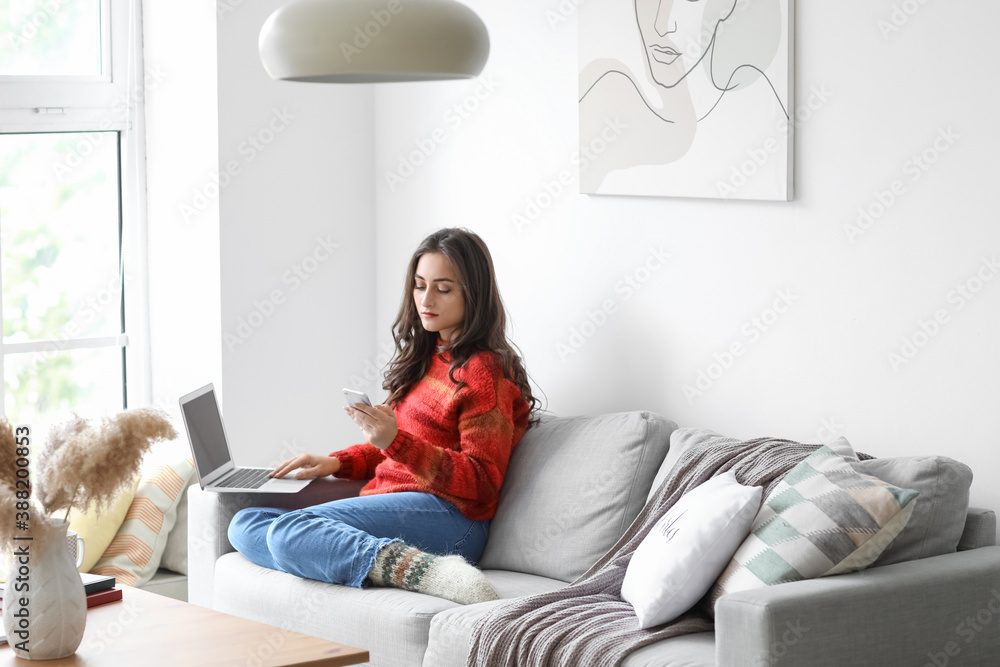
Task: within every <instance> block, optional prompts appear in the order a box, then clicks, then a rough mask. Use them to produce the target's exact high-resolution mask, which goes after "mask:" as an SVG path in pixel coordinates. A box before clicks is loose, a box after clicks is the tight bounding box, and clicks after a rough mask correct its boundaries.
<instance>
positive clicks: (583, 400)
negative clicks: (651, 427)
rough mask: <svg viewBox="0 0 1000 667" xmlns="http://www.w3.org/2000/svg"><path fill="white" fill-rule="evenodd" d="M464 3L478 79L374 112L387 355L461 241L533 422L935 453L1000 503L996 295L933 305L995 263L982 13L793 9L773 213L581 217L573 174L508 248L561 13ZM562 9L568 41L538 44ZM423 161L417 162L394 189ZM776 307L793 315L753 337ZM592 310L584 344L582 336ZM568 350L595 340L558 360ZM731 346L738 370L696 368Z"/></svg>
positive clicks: (666, 201) (998, 93) (718, 208)
mask: <svg viewBox="0 0 1000 667" xmlns="http://www.w3.org/2000/svg"><path fill="white" fill-rule="evenodd" d="M468 4H469V5H470V6H472V7H473V8H474V9H475V10H476V11H477V12H478V13H479V14H480V15H481V16H482V17H483V19H484V21H485V22H486V24H487V26H488V28H489V30H490V33H491V36H492V40H493V50H492V54H491V57H490V61H489V63H488V64H487V67H486V70H485V71H484V73H483V76H482V77H481V79H480V80H479V81H473V82H465V83H440V84H431V85H419V86H417V85H404V84H399V85H393V86H382V87H379V88H378V90H377V92H376V119H377V120H376V123H375V137H376V144H375V146H376V150H375V173H376V213H377V223H376V246H375V247H376V250H377V255H376V258H377V280H376V285H377V290H376V303H377V319H376V338H377V341H378V343H379V344H380V345H381V344H384V343H385V342H386V341H388V340H389V327H390V324H391V321H392V318H393V316H394V314H395V311H396V308H397V306H398V302H399V298H400V288H401V281H402V276H403V271H404V269H405V264H406V261H407V259H408V257H409V255H410V253H411V252H412V250H413V248H414V247H415V246H416V244H417V243H418V242H419V240H420V239H421V238H422V237H423V236H425V235H426V234H427V233H428V232H430V231H432V230H434V229H436V228H438V227H442V226H451V225H464V226H467V227H470V228H471V229H473V230H475V231H476V232H478V233H479V234H481V235H482V236H483V237H484V238H485V240H486V241H487V243H488V244H489V245H490V247H491V249H492V251H493V255H494V259H495V261H496V264H497V269H498V272H499V280H500V286H501V290H502V292H503V295H504V298H505V300H506V302H507V306H508V309H509V311H510V312H511V315H512V318H513V325H514V327H513V337H514V340H515V342H516V343H517V344H518V345H519V346H520V347H521V349H522V350H523V352H524V356H525V360H526V363H527V367H528V370H529V373H531V374H532V376H533V378H534V380H535V381H536V383H537V385H538V386H540V388H541V389H542V391H543V392H544V393H545V394H546V396H547V397H548V407H549V408H550V409H551V410H552V411H554V412H556V413H558V414H562V415H567V414H575V413H584V414H594V413H599V412H605V411H613V410H628V409H648V410H655V411H658V412H661V413H663V414H665V415H668V416H670V417H671V418H673V419H675V420H676V421H677V422H679V423H680V424H681V425H682V426H703V427H708V428H712V429H715V430H717V431H720V432H722V433H726V434H729V435H733V436H737V437H755V436H761V435H772V436H779V437H789V438H800V439H808V438H814V439H821V440H822V439H830V438H832V437H833V436H835V435H841V434H842V435H845V436H846V437H847V438H848V439H849V440H851V442H852V443H853V444H854V445H855V446H856V447H857V448H858V449H859V450H861V451H865V452H869V453H871V454H874V455H877V456H895V455H910V454H945V455H948V456H952V457H954V458H956V459H958V460H961V461H963V462H965V463H967V464H969V465H970V466H971V467H972V468H973V471H974V472H975V475H976V478H975V482H974V485H973V490H972V500H973V502H974V503H975V504H978V505H983V506H988V507H992V508H998V507H1000V465H998V464H1000V456H998V454H997V445H996V439H997V433H998V431H1000V411H998V410H997V405H998V403H1000V374H998V373H997V370H998V368H1000V348H998V346H997V344H996V341H997V339H998V333H1000V331H998V330H1000V308H998V304H1000V279H998V280H989V281H987V282H985V284H983V285H982V289H981V291H980V292H979V293H978V294H976V295H975V297H974V298H973V299H972V300H971V301H965V302H964V303H962V307H961V308H960V307H959V304H960V303H961V301H962V300H961V299H960V298H959V297H957V296H956V295H957V293H953V292H952V290H954V289H955V288H956V286H957V285H959V284H964V283H966V282H967V281H970V280H971V281H973V284H972V287H976V286H977V284H976V282H975V281H976V274H977V271H979V270H980V267H982V266H984V265H983V261H984V258H986V259H989V260H991V261H992V260H993V259H997V258H998V251H1000V227H998V225H997V224H996V212H997V210H998V208H1000V206H998V205H1000V189H998V188H997V187H996V183H997V181H998V177H1000V168H998V166H997V155H1000V133H998V132H997V130H996V124H995V118H994V117H995V112H994V110H995V108H996V106H997V103H998V102H1000V72H998V71H997V68H996V67H995V66H994V64H995V63H996V62H997V60H998V57H1000V47H998V46H997V43H996V40H994V39H992V32H991V30H992V26H993V25H994V24H995V23H996V22H997V21H1000V6H997V5H996V4H994V3H990V2H987V1H986V0H977V1H976V2H973V3H967V5H965V6H968V5H971V6H972V8H974V9H975V11H972V12H970V11H961V12H960V11H958V10H957V9H955V8H954V7H953V5H950V4H948V3H909V6H916V7H919V10H918V11H917V12H916V13H915V14H914V15H912V16H910V17H908V18H907V20H906V22H905V24H904V25H902V26H901V28H900V29H899V30H898V31H896V32H893V33H891V34H890V35H889V36H888V38H884V37H883V34H882V32H880V29H879V26H878V22H879V21H880V20H890V18H891V14H892V11H893V4H894V3H893V2H891V1H890V0H878V1H876V2H872V1H871V0H848V1H847V2H840V3H822V2H799V3H797V25H796V30H797V36H796V44H797V51H796V81H795V85H796V90H797V100H796V105H797V106H799V107H801V106H802V105H806V104H808V103H809V102H810V98H811V96H812V95H813V94H814V93H816V92H817V91H822V94H821V95H818V96H814V97H812V99H811V101H812V104H813V106H814V107H815V108H814V109H813V110H811V111H810V112H809V114H808V115H809V117H808V119H807V118H806V115H807V114H806V113H801V114H800V115H799V122H800V123H801V127H800V128H799V130H798V133H797V138H796V151H795V181H796V196H795V200H794V201H793V202H791V203H746V202H738V201H728V202H721V201H708V200H685V199H670V198H630V197H613V196H582V195H579V194H575V193H574V190H575V191H576V192H578V188H577V186H576V182H577V181H576V175H575V172H574V173H573V174H572V178H573V185H572V186H571V187H570V188H568V189H567V191H565V192H563V193H561V194H559V195H557V196H556V197H554V200H553V203H552V204H551V205H550V206H548V207H547V208H545V209H544V210H543V211H542V213H541V215H540V216H538V217H537V219H536V220H535V221H534V222H533V223H532V224H530V225H528V226H527V227H523V228H521V229H518V228H516V226H515V224H514V222H513V221H512V217H513V215H514V214H516V213H522V214H523V213H524V212H525V209H526V206H527V200H529V199H536V198H537V197H538V195H539V194H540V193H543V192H545V184H546V183H551V182H552V181H555V180H557V177H558V175H559V174H560V172H561V171H563V170H570V171H573V166H572V164H571V156H572V155H573V153H574V152H575V150H576V148H575V147H576V145H577V127H578V123H577V105H576V99H577V97H578V95H577V72H578V63H577V56H576V48H577V35H576V16H575V14H574V12H575V9H574V8H575V6H576V3H573V2H562V3H560V2H557V1H556V0H544V1H543V2H537V1H536V0H531V1H528V0H511V1H510V2H503V3H498V2H487V1H486V0H468ZM897 4H900V3H897ZM903 4H905V3H903ZM965 6H963V7H965ZM560 8H563V10H564V11H566V14H567V16H566V19H567V20H565V21H560V22H554V21H553V19H554V17H555V18H561V17H562V15H561V14H560V13H559V12H560ZM585 8H586V5H583V7H582V8H581V11H584V10H585ZM483 82H490V86H491V87H494V86H495V90H493V91H492V92H490V90H489V89H488V88H486V87H484V86H483ZM477 90H478V92H479V97H481V98H484V99H481V100H480V99H476V92H477ZM455 104H459V105H462V104H464V105H465V106H466V108H467V109H469V111H468V113H467V116H468V117H467V118H465V117H462V116H461V115H456V112H453V111H452V112H450V111H449V110H450V109H452V107H453V105H455ZM473 107H475V108H474V109H473ZM459 121H460V122H459ZM437 129H440V130H441V132H439V133H438V134H437V135H436V136H437V137H438V138H439V139H441V140H440V141H434V139H433V137H434V136H435V134H434V132H435V130H437ZM949 130H950V131H951V132H952V133H953V134H954V135H957V139H954V140H953V145H949V146H948V150H947V152H945V153H943V154H941V155H940V156H939V159H938V160H937V162H936V163H935V164H933V165H932V166H931V167H930V169H928V170H927V171H925V172H922V173H921V177H920V178H919V180H913V178H912V177H911V176H910V173H911V172H909V171H907V166H906V165H907V161H908V160H910V159H911V157H912V156H914V155H919V154H921V153H922V152H924V151H925V150H927V149H932V148H933V146H934V142H935V140H936V138H937V137H938V136H939V133H941V132H944V133H947V132H948V131H949ZM428 138H430V139H431V144H428V143H427V141H426V140H427V139H428ZM442 138H443V139H442ZM420 142H422V143H423V144H424V147H425V150H424V151H423V152H424V153H430V150H429V147H430V146H431V145H432V144H433V146H434V151H433V153H431V154H430V155H429V156H425V157H424V159H421V156H420V155H419V154H415V155H414V157H415V158H416V160H415V161H416V162H421V164H420V165H419V166H417V167H416V169H415V170H414V171H413V174H412V175H409V176H407V177H406V178H404V179H403V180H402V182H399V181H398V180H397V179H394V178H387V177H386V172H390V171H393V172H397V174H398V170H399V167H400V160H401V159H403V160H409V159H410V158H409V155H410V154H411V153H412V151H414V150H419V147H418V143H420ZM940 145H942V146H944V145H945V144H943V143H942V144H940ZM895 180H899V181H902V184H903V188H904V189H905V190H904V192H903V194H902V195H901V196H899V197H898V198H897V201H896V202H894V203H893V204H892V205H891V206H890V207H889V210H888V212H886V213H885V214H884V215H883V216H882V217H881V218H880V219H878V220H877V221H876V222H875V223H874V224H873V225H872V226H870V228H869V229H867V230H866V231H864V233H863V234H862V235H861V236H859V237H855V238H854V239H853V242H852V241H851V240H850V239H849V238H848V235H847V233H846V232H845V225H850V224H852V223H854V222H855V219H856V218H857V210H858V208H859V207H862V206H864V207H867V206H869V205H871V204H872V203H873V202H874V201H876V196H875V193H876V192H879V191H884V190H887V189H889V188H890V187H891V185H892V183H893V181H895ZM550 187H551V186H550ZM552 189H553V190H555V189H556V188H554V187H553V188H552ZM543 199H544V198H543ZM224 213H225V211H224ZM224 219H225V218H224ZM651 248H655V249H662V250H663V251H664V252H667V253H669V254H670V255H671V259H670V261H669V262H668V263H667V265H666V266H665V267H663V268H662V269H659V270H657V271H653V272H651V274H650V277H649V278H648V281H647V282H646V283H645V284H644V285H643V286H642V288H641V289H640V290H639V291H637V292H633V293H632V294H629V292H628V291H627V290H626V289H625V288H624V286H623V285H624V283H621V282H620V281H622V280H623V278H624V276H626V275H630V274H631V275H635V274H636V272H637V271H638V272H639V274H640V275H639V277H640V278H641V277H644V275H643V273H642V270H641V269H640V267H642V266H643V265H644V263H645V262H646V260H647V258H649V257H650V249H651ZM993 272H994V269H990V268H986V269H983V274H984V275H990V277H991V278H992V277H993ZM616 287H618V289H616ZM782 292H785V293H789V294H790V295H792V305H791V306H790V307H789V308H788V309H787V312H786V313H785V314H782V315H780V316H779V317H778V318H777V321H776V322H773V324H772V325H771V326H768V327H767V330H766V331H760V330H758V335H757V337H756V338H752V337H751V336H748V335H746V333H744V332H745V331H748V330H745V329H744V327H745V326H747V323H750V324H749V326H750V328H751V329H752V328H753V326H754V325H753V323H752V319H753V318H760V317H765V318H770V316H771V314H769V313H768V312H767V310H768V308H770V307H771V306H772V304H773V302H774V301H775V299H776V298H778V295H779V294H781V293H782ZM949 295H951V298H950V299H949ZM608 300H610V301H612V302H613V305H614V306H615V309H614V312H613V313H612V314H611V315H609V316H607V317H603V318H602V317H601V316H599V315H597V314H596V312H597V311H598V310H599V309H601V307H602V304H604V303H605V302H606V301H608ZM937 311H944V312H943V316H944V317H945V318H947V322H946V324H944V325H943V326H940V327H938V330H937V331H936V333H935V335H933V336H931V337H928V338H929V339H928V340H927V341H925V340H923V339H922V338H921V337H920V336H919V335H918V336H917V338H918V342H920V343H926V344H925V345H924V346H923V347H922V348H921V349H919V351H918V352H917V353H916V355H915V356H913V358H912V359H910V360H909V361H908V362H907V363H904V364H902V365H900V366H898V367H897V368H894V367H893V364H892V363H891V362H890V359H889V356H888V355H889V353H891V352H896V353H901V348H902V347H903V343H902V339H903V338H904V337H909V338H912V337H913V336H914V335H915V334H917V333H918V332H920V326H921V322H922V321H927V320H928V319H931V318H933V317H934V315H935V313H936V312H937ZM588 313H590V314H594V315H593V319H596V320H597V321H600V322H603V324H602V325H601V326H599V327H597V326H595V327H593V328H592V329H593V331H591V328H590V327H589V325H588V326H585V323H586V322H588ZM930 328H932V329H933V327H930ZM581 329H587V332H588V333H593V335H592V336H590V337H588V338H586V339H584V340H583V342H582V345H580V347H579V349H576V350H574V351H573V352H572V353H570V354H565V353H563V354H560V348H559V347H558V346H559V345H560V344H562V345H566V346H571V345H572V343H580V342H581V340H580V339H574V338H573V331H574V330H577V331H579V330H581ZM733 342H740V343H742V344H743V346H744V349H745V352H744V353H743V354H742V356H740V357H738V358H736V359H734V360H733V362H732V364H731V365H730V367H729V368H727V369H722V368H721V367H720V368H716V369H709V367H710V365H711V364H712V363H713V362H714V360H715V356H716V355H722V356H724V354H725V351H726V350H727V349H728V348H729V347H730V345H731V344H732V343H733ZM570 349H573V348H572V347H571V348H570ZM708 370H712V372H713V373H714V374H715V375H716V376H717V378H718V379H716V380H714V381H712V382H711V385H710V386H707V387H706V383H705V382H704V381H703V385H702V386H703V387H706V389H705V391H704V392H703V395H700V396H692V397H691V400H689V398H688V397H687V396H686V395H685V391H684V387H685V385H695V383H696V381H697V379H698V376H699V372H700V371H708ZM720 371H721V373H720Z"/></svg>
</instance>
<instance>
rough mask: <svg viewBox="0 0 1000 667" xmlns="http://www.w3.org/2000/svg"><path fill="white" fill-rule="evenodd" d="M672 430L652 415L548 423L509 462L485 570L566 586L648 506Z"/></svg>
mask: <svg viewBox="0 0 1000 667" xmlns="http://www.w3.org/2000/svg"><path fill="white" fill-rule="evenodd" d="M675 428H677V425H676V424H674V422H672V421H670V420H668V419H665V418H664V417H661V416H659V415H656V414H653V413H650V412H622V413H615V414H607V415H601V416H598V417H572V418H550V419H548V420H546V421H544V422H542V423H541V424H539V425H538V426H536V427H535V428H532V429H530V430H529V431H528V432H527V433H526V434H525V435H524V437H523V438H522V439H521V442H520V443H518V445H517V447H516V448H515V449H514V452H513V454H512V455H511V459H510V465H509V466H508V467H507V473H506V475H505V477H504V482H503V487H502V488H501V489H500V502H499V505H498V507H497V514H496V517H495V518H494V519H493V521H492V522H491V524H490V537H489V540H488V541H487V543H486V551H485V552H484V553H483V557H482V558H481V559H480V560H479V565H480V566H481V567H482V568H483V569H490V570H510V571H514V572H525V573H528V574H535V575H538V576H541V577H549V578H551V579H559V580H561V581H565V582H570V581H573V580H574V579H576V578H577V577H579V576H580V575H581V574H583V573H584V572H585V571H586V570H587V568H589V567H590V566H591V565H593V564H594V563H595V562H597V560H598V559H599V558H600V557H601V556H603V555H604V554H605V552H607V550H608V549H610V548H611V547H612V546H613V545H614V544H615V542H617V541H618V538H619V537H621V535H622V534H623V533H624V532H625V529H626V528H628V526H629V524H631V523H632V520H633V519H635V517H636V515H638V514H639V510H641V509H642V506H643V505H644V504H645V502H646V495H647V494H648V493H649V487H650V485H651V484H652V482H653V476H654V475H655V474H656V471H657V469H658V468H659V466H660V463H661V462H662V461H663V457H664V456H666V453H667V448H668V446H669V444H670V433H671V432H672V431H673V430H674V429H675Z"/></svg>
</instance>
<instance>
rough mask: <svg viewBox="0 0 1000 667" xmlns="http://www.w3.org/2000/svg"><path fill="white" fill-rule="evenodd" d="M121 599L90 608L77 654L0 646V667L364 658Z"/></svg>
mask: <svg viewBox="0 0 1000 667" xmlns="http://www.w3.org/2000/svg"><path fill="white" fill-rule="evenodd" d="M121 588H122V591H123V593H124V595H123V598H122V600H121V601H119V602H112V603H109V604H105V605H101V606H99V607H94V608H92V609H88V610H87V630H86V631H85V632H84V635H83V641H82V642H80V648H78V649H77V650H76V653H75V654H74V655H71V656H69V657H68V658H62V659H60V660H46V661H44V662H43V663H42V662H39V661H36V660H22V659H20V658H18V657H17V656H15V655H14V651H13V650H12V649H11V648H10V646H0V667H7V666H8V665H18V666H19V667H20V666H21V665H24V666H25V667H27V666H28V665H39V664H44V665H45V667H50V666H51V667H62V666H63V665H79V666H81V667H84V666H85V667H97V666H99V665H108V666H109V667H111V666H115V667H119V666H121V665H141V667H161V666H162V667H177V666H178V665H197V666H198V667H201V666H202V665H205V666H208V665H226V666H227V667H228V666H230V665H253V666H254V667H278V666H279V665H300V666H304V665H309V666H310V667H341V666H342V665H356V664H358V663H361V662H366V661H367V660H368V651H363V650H361V649H357V648H351V647H350V646H344V645H343V644H337V643H335V642H331V641H327V640H326V639H319V638H318V637H310V636H309V635H303V634H301V633H298V632H292V631H291V630H282V629H281V628H276V627H274V626H272V625H266V624H264V623H258V622H256V621H248V620H246V619H244V618H239V617H238V616H230V615H229V614H223V613H221V612H218V611H213V610H211V609H206V608H205V607H199V606H198V605H193V604H188V603H187V602H181V601H179V600H174V599H171V598H167V597H163V596H162V595H156V594H155V593H150V592H148V591H144V590H141V589H138V588H131V587H129V586H122V587H121Z"/></svg>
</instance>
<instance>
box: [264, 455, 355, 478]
mask: <svg viewBox="0 0 1000 667" xmlns="http://www.w3.org/2000/svg"><path fill="white" fill-rule="evenodd" d="M297 468H302V470H299V471H298V472H297V473H295V474H294V475H292V477H294V478H295V479H316V478H317V477H325V476H326V475H332V474H334V473H335V472H337V471H338V470H340V459H338V458H337V457H336V456H321V455H319V454H299V455H298V456H295V457H293V458H290V459H288V460H287V461H285V462H284V463H282V464H281V465H280V466H278V467H277V468H275V469H274V472H272V473H271V477H284V476H285V475H287V474H288V473H290V472H292V471H293V470H296V469H297Z"/></svg>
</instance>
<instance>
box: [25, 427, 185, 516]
mask: <svg viewBox="0 0 1000 667" xmlns="http://www.w3.org/2000/svg"><path fill="white" fill-rule="evenodd" d="M176 437H177V432H176V431H175V430H174V427H173V426H171V424H170V422H169V421H168V420H167V418H166V415H165V414H164V413H163V412H161V411H159V410H155V409H153V408H135V409H131V410H126V411H124V412H120V413H118V414H117V415H115V416H114V417H108V418H104V419H102V420H101V421H100V423H98V424H96V425H92V424H88V423H87V422H86V421H85V420H82V419H81V418H80V417H79V416H77V415H73V417H72V418H71V419H70V420H69V421H67V422H65V423H63V424H60V425H59V426H58V427H57V428H55V429H53V431H52V435H51V436H50V438H49V441H48V443H47V444H46V448H45V451H44V452H43V454H42V455H41V456H40V457H39V461H38V480H37V482H36V487H37V491H38V499H39V501H40V502H41V504H42V507H43V509H44V511H45V513H46V514H49V515H50V514H52V513H53V512H57V511H59V510H63V509H65V510H66V511H67V513H68V511H69V510H70V509H71V508H73V507H75V508H78V509H86V508H87V507H88V506H89V505H90V504H91V503H94V504H95V505H96V507H97V511H98V513H100V511H101V510H102V509H107V508H108V506H109V505H110V504H111V503H112V502H113V500H114V498H115V496H116V495H117V494H118V492H119V491H121V490H122V489H123V488H124V487H125V486H126V485H127V484H128V483H130V482H131V481H132V480H134V479H135V476H136V475H137V474H138V473H139V468H140V465H141V464H142V457H143V455H144V454H145V453H146V452H147V451H148V450H149V448H150V446H152V444H153V443H154V442H157V441H159V440H168V439H173V438H176Z"/></svg>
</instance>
